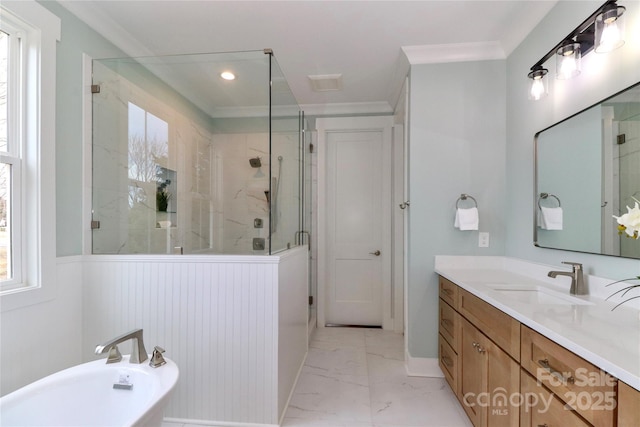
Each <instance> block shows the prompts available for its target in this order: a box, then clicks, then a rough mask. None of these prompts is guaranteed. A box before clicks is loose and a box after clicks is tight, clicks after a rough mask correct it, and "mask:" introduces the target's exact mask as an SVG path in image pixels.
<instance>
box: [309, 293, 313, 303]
mask: <svg viewBox="0 0 640 427" xmlns="http://www.w3.org/2000/svg"><path fill="white" fill-rule="evenodd" d="M309 305H313V295H309Z"/></svg>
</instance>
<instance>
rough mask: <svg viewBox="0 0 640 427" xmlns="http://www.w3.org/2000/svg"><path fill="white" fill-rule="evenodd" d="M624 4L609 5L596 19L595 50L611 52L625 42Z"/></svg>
mask: <svg viewBox="0 0 640 427" xmlns="http://www.w3.org/2000/svg"><path fill="white" fill-rule="evenodd" d="M624 11H625V8H624V6H618V5H616V4H615V3H612V4H609V5H607V6H606V7H605V8H604V9H603V11H602V13H600V14H599V15H598V16H596V21H595V27H596V31H595V51H596V52H597V53H606V52H611V51H612V50H615V49H617V48H619V47H620V46H622V45H623V44H624V21H625V20H624V17H623V16H622V15H623V14H624Z"/></svg>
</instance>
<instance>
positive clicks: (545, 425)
mask: <svg viewBox="0 0 640 427" xmlns="http://www.w3.org/2000/svg"><path fill="white" fill-rule="evenodd" d="M538 427H549V424H538Z"/></svg>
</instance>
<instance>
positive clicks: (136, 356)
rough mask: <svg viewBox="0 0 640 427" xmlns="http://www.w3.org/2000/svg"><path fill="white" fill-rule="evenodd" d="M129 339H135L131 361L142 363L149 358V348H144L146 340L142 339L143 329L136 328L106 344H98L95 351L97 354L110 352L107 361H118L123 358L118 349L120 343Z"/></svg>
mask: <svg viewBox="0 0 640 427" xmlns="http://www.w3.org/2000/svg"><path fill="white" fill-rule="evenodd" d="M127 340H133V349H132V350H131V357H130V358H129V363H142V362H144V361H145V360H147V359H148V358H149V355H147V350H146V349H145V348H144V341H143V340H142V329H134V330H133V331H130V332H127V333H126V334H124V335H120V336H119V337H117V338H114V339H112V340H109V341H107V342H106V343H104V344H101V345H98V346H96V351H95V352H96V354H103V353H107V352H109V357H107V363H117V362H119V361H121V360H122V354H121V353H120V350H118V344H120V343H122V342H124V341H127Z"/></svg>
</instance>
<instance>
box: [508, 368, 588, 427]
mask: <svg viewBox="0 0 640 427" xmlns="http://www.w3.org/2000/svg"><path fill="white" fill-rule="evenodd" d="M521 384H522V390H521V393H522V396H523V397H524V401H523V402H522V405H521V406H520V427H542V426H547V427H569V426H570V427H590V426H591V425H590V424H588V423H587V422H586V421H585V420H583V419H582V418H580V416H579V415H578V414H577V413H576V412H575V411H572V410H571V409H570V408H567V407H566V406H565V404H564V402H562V401H561V400H560V399H558V398H557V397H556V396H555V395H554V394H553V393H551V392H550V391H549V390H547V389H546V388H545V387H544V386H542V385H538V384H537V382H536V380H535V379H534V378H533V377H531V376H530V375H529V374H527V373H526V371H524V370H522V380H521Z"/></svg>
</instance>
